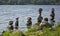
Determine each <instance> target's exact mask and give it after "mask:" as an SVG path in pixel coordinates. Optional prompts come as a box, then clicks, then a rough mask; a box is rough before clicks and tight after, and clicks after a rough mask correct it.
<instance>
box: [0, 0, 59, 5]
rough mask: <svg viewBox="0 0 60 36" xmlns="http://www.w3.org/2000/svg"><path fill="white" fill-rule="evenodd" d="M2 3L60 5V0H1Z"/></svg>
mask: <svg viewBox="0 0 60 36" xmlns="http://www.w3.org/2000/svg"><path fill="white" fill-rule="evenodd" d="M0 4H2V5H3V4H9V5H28V4H33V5H35V4H36V5H55V4H56V5H60V0H0Z"/></svg>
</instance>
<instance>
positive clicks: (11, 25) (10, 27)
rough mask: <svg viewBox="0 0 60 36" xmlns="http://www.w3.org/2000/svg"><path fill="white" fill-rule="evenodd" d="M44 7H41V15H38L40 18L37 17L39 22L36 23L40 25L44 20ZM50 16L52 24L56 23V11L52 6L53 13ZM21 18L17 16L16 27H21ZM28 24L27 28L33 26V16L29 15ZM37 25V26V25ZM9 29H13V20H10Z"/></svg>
mask: <svg viewBox="0 0 60 36" xmlns="http://www.w3.org/2000/svg"><path fill="white" fill-rule="evenodd" d="M42 10H43V9H42V8H39V16H38V18H37V23H36V24H35V25H37V26H38V25H40V23H41V22H42V20H43V17H42V15H41V14H42ZM50 17H51V19H50V22H51V24H52V25H54V22H55V21H54V19H55V13H54V8H52V12H51V14H50ZM18 20H19V18H18V17H17V18H16V22H15V29H18V27H19V21H18ZM26 25H27V28H31V26H32V18H31V17H28V18H27V23H26ZM35 25H34V26H35ZM35 27H36V26H35ZM9 29H10V30H13V21H9Z"/></svg>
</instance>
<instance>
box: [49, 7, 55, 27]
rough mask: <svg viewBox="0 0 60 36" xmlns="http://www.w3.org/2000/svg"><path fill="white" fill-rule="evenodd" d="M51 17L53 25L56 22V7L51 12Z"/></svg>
mask: <svg viewBox="0 0 60 36" xmlns="http://www.w3.org/2000/svg"><path fill="white" fill-rule="evenodd" d="M50 17H51V19H50V23H51V24H52V26H53V25H54V22H55V20H54V19H55V13H54V8H52V12H51V14H50Z"/></svg>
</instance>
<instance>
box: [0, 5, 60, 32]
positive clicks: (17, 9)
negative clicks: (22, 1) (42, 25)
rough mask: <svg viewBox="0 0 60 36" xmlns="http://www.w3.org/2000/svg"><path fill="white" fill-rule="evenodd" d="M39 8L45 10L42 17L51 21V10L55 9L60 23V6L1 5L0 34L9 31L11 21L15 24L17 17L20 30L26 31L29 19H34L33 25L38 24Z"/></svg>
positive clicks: (56, 17)
mask: <svg viewBox="0 0 60 36" xmlns="http://www.w3.org/2000/svg"><path fill="white" fill-rule="evenodd" d="M39 8H43V13H42V16H43V17H44V18H45V17H48V18H49V19H50V13H51V9H52V8H55V15H56V16H55V20H56V22H58V21H60V16H59V15H60V5H0V32H2V31H3V30H7V26H8V22H9V21H10V20H12V21H14V24H15V18H16V17H19V27H20V28H19V30H25V29H26V21H27V17H32V22H33V24H34V23H36V22H37V17H38V9H39ZM14 24H13V25H14Z"/></svg>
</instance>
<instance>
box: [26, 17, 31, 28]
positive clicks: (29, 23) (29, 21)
mask: <svg viewBox="0 0 60 36" xmlns="http://www.w3.org/2000/svg"><path fill="white" fill-rule="evenodd" d="M31 20H32V18H31V17H28V18H27V28H28V29H30V28H31V26H32V21H31Z"/></svg>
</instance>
